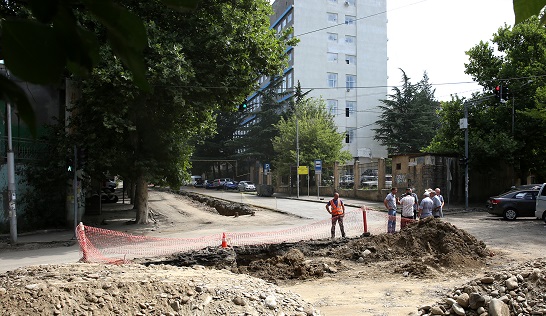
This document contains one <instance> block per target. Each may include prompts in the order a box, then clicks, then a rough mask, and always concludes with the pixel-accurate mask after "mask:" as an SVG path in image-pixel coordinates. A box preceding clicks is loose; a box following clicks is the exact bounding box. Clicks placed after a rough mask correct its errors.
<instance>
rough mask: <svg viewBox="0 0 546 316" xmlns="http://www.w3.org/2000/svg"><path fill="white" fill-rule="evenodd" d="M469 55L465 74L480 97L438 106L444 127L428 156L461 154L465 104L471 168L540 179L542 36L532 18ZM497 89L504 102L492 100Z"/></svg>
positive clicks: (545, 33) (545, 39) (545, 59)
mask: <svg viewBox="0 0 546 316" xmlns="http://www.w3.org/2000/svg"><path fill="white" fill-rule="evenodd" d="M467 55H468V56H469V62H468V64H466V65H465V66H466V73H467V74H469V75H471V76H472V77H473V79H474V80H475V81H477V82H478V83H479V84H480V85H481V86H483V87H484V92H483V93H481V94H476V95H475V96H473V98H471V99H469V100H460V99H454V100H452V101H451V102H446V103H443V104H442V110H441V111H440V117H441V123H442V127H441V129H440V131H439V133H438V135H437V137H436V138H435V139H434V141H433V142H432V144H431V146H430V147H429V150H431V151H435V152H446V151H449V152H457V153H459V154H461V155H462V154H463V153H464V143H463V142H462V138H461V137H462V135H463V133H462V131H460V130H459V129H458V126H457V125H458V124H457V121H458V119H459V118H462V117H463V102H467V106H468V111H469V112H468V113H469V114H468V118H469V120H468V124H469V152H470V157H469V158H470V163H471V166H473V167H478V168H480V169H482V170H487V169H489V170H491V169H494V168H495V167H496V166H498V165H499V164H500V163H506V164H510V165H513V166H514V167H515V169H516V172H518V173H519V176H520V177H521V178H525V177H526V176H527V175H528V174H529V172H531V173H535V174H538V175H542V176H544V171H543V169H544V168H543V167H542V166H544V163H546V158H545V155H544V153H545V151H546V146H545V145H544V144H545V142H546V133H545V131H546V116H544V115H543V113H545V107H546V103H545V99H544V97H543V96H544V88H543V87H544V86H546V78H545V77H544V71H545V70H546V69H545V67H546V30H545V29H544V27H542V26H541V25H540V22H539V20H538V18H536V17H534V18H531V19H529V20H527V21H525V22H523V23H520V24H518V25H516V26H515V27H513V28H511V27H509V26H506V25H505V26H503V27H501V28H499V30H498V32H497V33H496V34H493V38H492V40H491V43H489V42H483V41H482V42H480V43H479V44H478V45H476V46H474V47H473V48H471V49H470V50H469V51H468V52H467ZM497 85H502V86H507V87H508V88H509V89H510V92H511V97H510V98H509V99H508V100H506V102H505V101H502V102H500V101H499V100H497V99H496V98H495V97H494V96H493V94H492V91H493V89H494V88H495V87H496V86H497ZM512 121H514V124H512Z"/></svg>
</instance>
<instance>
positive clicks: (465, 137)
mask: <svg viewBox="0 0 546 316" xmlns="http://www.w3.org/2000/svg"><path fill="white" fill-rule="evenodd" d="M464 120H465V122H466V126H465V129H464V157H465V160H464V208H465V210H468V102H465V103H464Z"/></svg>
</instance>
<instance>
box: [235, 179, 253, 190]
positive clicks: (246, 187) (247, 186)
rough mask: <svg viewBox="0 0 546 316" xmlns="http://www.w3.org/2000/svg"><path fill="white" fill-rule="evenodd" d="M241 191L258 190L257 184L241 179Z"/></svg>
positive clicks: (239, 186)
mask: <svg viewBox="0 0 546 316" xmlns="http://www.w3.org/2000/svg"><path fill="white" fill-rule="evenodd" d="M238 189H239V191H245V192H252V191H256V186H255V185H254V183H253V182H250V181H240V182H239V185H238Z"/></svg>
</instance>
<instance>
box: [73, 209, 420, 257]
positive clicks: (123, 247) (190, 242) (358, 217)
mask: <svg viewBox="0 0 546 316" xmlns="http://www.w3.org/2000/svg"><path fill="white" fill-rule="evenodd" d="M410 221H412V220H410V219H405V218H401V217H400V216H389V215H387V214H386V213H385V212H378V211H372V210H368V209H366V207H362V208H360V209H357V210H352V211H347V212H346V213H345V216H344V219H343V223H344V228H345V233H346V235H347V237H356V236H360V235H362V234H364V233H370V234H380V233H385V232H387V231H388V227H389V222H390V225H391V229H392V228H393V226H392V225H393V222H394V223H395V226H396V227H395V229H396V230H399V229H400V224H402V225H404V224H405V223H406V222H410ZM331 225H332V220H331V219H330V218H328V219H324V220H321V221H317V222H314V223H311V224H307V225H301V226H297V227H293V228H289V229H284V230H278V231H267V232H225V233H220V234H213V235H208V236H201V237H198V238H166V237H152V236H136V235H131V234H127V233H123V232H119V231H113V230H107V229H102V228H97V227H92V226H85V225H83V224H82V223H80V225H78V227H77V231H76V233H77V234H76V235H77V237H78V242H79V245H80V253H81V254H82V261H85V262H105V263H118V262H119V263H121V262H127V261H130V260H132V259H134V258H144V257H157V256H166V255H171V254H175V253H179V252H188V251H192V250H199V249H204V248H207V247H221V246H246V245H261V244H273V243H283V242H297V241H301V240H310V239H322V238H329V237H330V229H331ZM336 236H338V237H340V236H341V232H340V229H339V224H337V225H336Z"/></svg>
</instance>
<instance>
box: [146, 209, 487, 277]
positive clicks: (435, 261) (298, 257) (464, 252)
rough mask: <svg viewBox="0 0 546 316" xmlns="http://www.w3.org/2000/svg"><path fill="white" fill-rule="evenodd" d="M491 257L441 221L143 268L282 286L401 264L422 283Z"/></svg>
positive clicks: (178, 257) (195, 255)
mask: <svg viewBox="0 0 546 316" xmlns="http://www.w3.org/2000/svg"><path fill="white" fill-rule="evenodd" d="M489 256H490V252H489V250H488V249H487V248H486V245H485V244H484V243H483V242H482V241H478V240H477V239H476V238H475V237H474V236H472V235H470V234H468V233H467V232H465V231H464V230H460V229H458V228H456V227H455V226H453V225H451V224H449V223H446V222H443V221H441V220H438V219H433V218H431V219H427V220H422V221H420V222H418V223H415V224H411V225H409V226H407V228H406V229H404V230H402V231H401V232H400V233H397V234H380V235H372V236H369V237H356V238H349V239H336V240H333V241H332V240H329V239H319V240H308V241H300V242H295V243H280V244H268V245H255V246H244V247H228V248H221V247H214V248H206V249H202V250H199V251H193V252H185V253H177V254H174V255H171V256H169V257H162V258H146V259H142V260H139V262H138V263H141V264H145V265H150V264H167V265H174V266H193V265H202V266H207V267H214V268H216V269H228V270H231V271H232V272H235V273H245V274H249V275H252V276H254V277H258V278H261V279H264V280H267V281H270V282H273V283H275V282H276V281H278V280H290V279H300V280H302V279H309V278H320V277H323V276H324V275H325V274H328V273H336V272H337V271H340V270H344V269H346V268H347V267H348V264H362V265H367V264H370V263H376V262H391V261H392V262H394V261H398V264H396V265H393V266H395V267H396V268H395V270H399V271H398V272H401V273H402V272H404V273H409V274H411V275H413V276H416V277H426V274H427V271H430V270H431V269H434V270H435V269H440V268H442V267H443V268H456V267H461V266H467V267H468V266H472V267H480V266H484V265H485V263H486V259H487V258H488V257H489Z"/></svg>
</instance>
